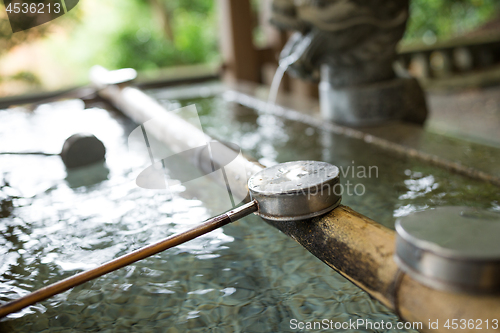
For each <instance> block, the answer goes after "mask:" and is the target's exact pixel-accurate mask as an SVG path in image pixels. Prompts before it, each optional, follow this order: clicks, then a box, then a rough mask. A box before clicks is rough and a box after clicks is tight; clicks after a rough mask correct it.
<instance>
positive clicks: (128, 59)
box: [50, 0, 218, 81]
mask: <svg viewBox="0 0 500 333" xmlns="http://www.w3.org/2000/svg"><path fill="white" fill-rule="evenodd" d="M85 1H86V2H88V3H89V6H88V7H85V8H86V9H85V14H84V18H83V20H82V21H81V24H80V25H78V26H76V27H75V28H74V29H72V30H71V32H70V35H69V38H67V39H65V40H62V41H61V40H54V41H52V43H51V45H50V48H51V50H52V54H54V57H55V58H57V59H59V62H60V63H61V65H62V66H67V67H68V70H71V71H72V73H73V74H74V75H75V76H78V79H77V81H85V80H86V77H87V75H88V70H89V68H90V67H91V66H93V65H95V64H99V65H102V66H104V67H107V68H109V69H117V68H124V67H132V68H135V69H137V70H151V69H156V68H161V67H168V66H177V65H187V64H196V63H205V62H209V61H212V60H215V59H216V58H217V57H218V45H217V28H218V27H217V24H216V23H217V22H216V19H215V8H214V4H213V1H211V0H174V1H172V0H126V1H125V0H85ZM154 1H158V2H159V3H160V4H161V5H162V9H163V10H164V11H165V12H162V13H158V8H157V7H155V6H153V4H154ZM82 3H83V1H82ZM91 4H92V5H93V6H94V7H93V8H95V9H92V6H90V5H91ZM89 8H91V10H89ZM97 9H98V10H97ZM161 16H166V17H168V18H169V23H170V25H171V28H172V31H173V35H174V39H173V40H172V41H171V40H169V39H168V38H167V36H166V34H165V31H164V28H163V25H162V22H161V20H159V17H161Z"/></svg>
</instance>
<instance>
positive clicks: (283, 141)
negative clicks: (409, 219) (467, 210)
mask: <svg viewBox="0 0 500 333" xmlns="http://www.w3.org/2000/svg"><path fill="white" fill-rule="evenodd" d="M150 94H151V95H152V96H155V97H156V98H158V99H159V100H160V101H161V102H162V103H163V104H164V105H165V106H166V107H168V108H170V109H174V108H177V107H179V106H181V105H189V104H192V103H196V105H197V108H198V113H199V115H200V120H201V124H202V125H203V129H204V130H205V132H206V133H208V134H210V135H212V136H214V137H216V138H218V139H220V140H225V141H228V142H233V143H235V144H238V145H239V146H240V147H241V148H242V150H243V152H244V153H245V154H247V155H249V156H253V157H255V158H257V159H258V160H259V161H260V162H261V163H263V164H265V165H273V164H275V163H279V162H285V161H290V160H304V159H311V160H323V161H327V162H330V163H333V164H336V165H338V166H339V167H340V168H341V177H342V184H343V185H344V186H345V187H346V189H347V187H348V186H347V185H348V183H347V182H350V183H351V192H350V193H351V194H349V193H347V192H346V193H344V197H343V203H344V204H346V205H349V206H351V207H352V208H354V209H355V210H357V211H359V212H360V213H362V214H365V215H367V216H369V217H371V218H373V219H374V220H376V221H378V222H380V223H382V224H384V225H386V226H388V227H390V228H393V226H394V221H395V219H396V218H397V217H398V216H403V215H406V214H408V213H410V212H412V211H417V210H422V209H426V208H429V207H437V206H443V205H468V206H478V207H482V208H486V209H490V210H494V211H499V210H500V203H499V201H498V198H499V197H500V190H499V189H498V188H497V187H494V186H491V185H488V184H485V183H483V182H478V181H474V180H470V179H467V178H464V177H461V176H458V175H455V174H450V173H448V172H446V171H444V170H441V169H438V168H435V167H432V166H429V165H427V164H425V163H422V162H419V161H416V160H413V159H404V158H401V157H398V156H394V155H392V154H390V153H388V152H385V151H383V150H380V149H378V148H375V147H372V146H370V145H368V144H367V143H365V142H362V141H358V140H355V139H349V138H346V137H342V136H338V135H334V134H331V133H328V132H323V131H321V130H319V129H317V128H312V127H309V126H308V125H304V124H302V123H298V122H293V121H287V120H283V119H280V118H276V117H273V116H270V115H267V114H265V113H260V112H256V111H255V110H251V109H248V108H245V107H243V106H241V105H238V104H235V103H233V102H228V101H226V100H225V99H224V98H223V97H221V96H215V97H208V98H199V99H192V100H179V101H175V100H165V99H164V98H163V97H162V96H163V95H164V90H156V91H151V92H150ZM135 126H136V125H134V124H132V123H130V122H129V121H128V120H126V119H123V118H120V117H119V116H116V115H113V114H111V113H109V112H108V111H106V110H104V109H102V108H99V107H94V108H88V109H84V107H83V105H82V103H80V102H78V101H69V102H61V103H55V104H51V105H44V106H41V107H39V108H38V109H37V110H35V112H33V113H31V112H27V111H23V110H6V111H0V151H2V150H3V151H6V150H9V151H13V150H16V151H23V150H25V151H27V150H40V151H46V152H58V151H59V149H60V147H61V145H62V142H63V141H64V139H65V138H66V137H68V136H69V135H71V134H73V133H75V132H81V131H90V132H92V133H94V134H95V135H96V136H98V137H99V138H100V139H101V140H102V141H103V142H104V143H105V145H106V147H107V151H108V152H107V161H106V163H105V164H101V165H94V166H91V167H88V168H84V169H82V170H77V171H71V172H66V171H65V169H64V167H63V164H62V162H61V161H60V159H59V157H57V156H55V157H42V156H12V155H9V156H7V155H5V156H1V155H0V186H1V190H0V194H2V193H3V195H4V196H5V195H10V196H15V197H17V198H14V199H13V200H12V203H13V206H14V209H13V211H12V213H11V214H10V215H9V216H7V217H4V218H1V219H0V230H1V234H0V251H1V254H0V301H1V302H5V301H9V300H13V299H15V298H18V297H20V296H22V295H25V294H26V293H28V292H31V291H33V290H35V289H37V288H40V287H43V286H44V285H46V284H48V283H52V282H55V281H58V280H60V279H62V278H64V277H67V276H70V275H73V274H75V273H77V272H80V271H81V270H84V269H88V268H92V267H95V266H97V265H98V264H100V263H103V262H105V261H108V260H110V259H112V258H115V257H117V256H119V255H122V254H124V253H127V252H129V251H131V250H133V249H136V248H139V247H141V246H144V245H146V244H149V243H152V242H155V241H157V240H159V239H161V238H164V237H166V236H168V235H171V234H174V233H177V232H179V231H182V230H186V229H188V228H190V227H192V226H194V225H196V224H197V223H199V222H200V221H202V220H203V219H206V218H208V217H210V216H212V215H215V214H217V213H220V209H221V207H223V206H224V203H223V202H222V201H223V200H222V198H225V196H226V195H227V194H226V193H225V191H224V190H223V189H222V188H221V187H219V186H218V185H216V184H214V183H213V182H212V181H210V179H204V178H201V180H200V183H198V186H197V187H191V188H190V187H188V186H186V187H178V188H177V189H176V190H175V191H173V190H172V191H166V190H146V189H141V188H139V187H138V186H136V184H135V177H136V175H137V173H138V172H140V171H141V170H143V169H144V168H145V167H147V166H148V163H147V162H145V160H144V159H143V158H142V157H141V156H142V154H143V153H144V152H143V151H136V150H134V148H132V149H131V151H130V152H129V151H128V149H127V144H126V142H127V135H128V133H129V132H130V131H131V130H133V129H134V128H135ZM167 150H168V149H167ZM370 167H371V169H370ZM179 168H181V169H183V170H184V172H185V173H187V174H192V176H193V177H196V176H197V175H198V171H197V170H195V169H194V168H193V167H191V166H189V165H187V164H181V165H169V166H167V169H179ZM363 169H364V170H365V172H364V173H363V172H362V171H363ZM369 170H371V173H370V171H369ZM2 179H4V180H2ZM5 183H8V186H7V185H5ZM2 184H3V185H2ZM355 186H357V188H356V187H355ZM355 189H356V190H357V192H355ZM361 190H363V193H361ZM292 319H297V320H298V321H318V320H322V319H327V320H331V321H333V322H346V321H349V320H356V319H365V320H371V321H379V322H380V321H382V320H383V321H385V322H387V321H390V322H393V323H395V322H396V321H397V317H396V316H395V315H394V314H392V313H391V312H390V311H389V310H388V309H387V308H385V307H384V306H383V305H381V304H380V303H379V302H377V301H375V300H373V299H371V298H370V297H369V296H368V295H367V294H366V293H364V292H363V291H361V290H360V289H358V288H357V287H355V286H353V285H352V284H351V283H349V282H348V281H346V280H345V279H344V278H342V277H341V276H340V275H339V274H337V273H335V272H334V271H332V270H331V269H330V268H329V267H328V266H326V265H325V264H323V263H322V262H320V261H319V260H317V259H316V258H315V257H313V256H312V255H311V254H310V253H308V252H307V251H306V250H304V249H303V248H302V247H301V246H299V245H298V244H296V243H295V242H294V241H293V240H292V239H290V238H288V237H287V236H285V235H283V234H282V233H280V232H279V231H277V230H276V229H274V228H272V227H270V226H269V225H267V224H266V223H265V222H263V221H262V220H261V219H259V218H257V217H255V216H250V217H247V218H245V219H243V220H241V221H238V222H236V223H234V224H231V225H228V226H225V227H224V228H222V229H219V230H216V231H214V232H212V233H210V234H208V235H205V236H203V237H200V238H198V239H196V240H193V241H191V242H189V243H186V244H184V245H181V246H179V247H177V248H174V249H170V250H168V251H165V252H163V253H161V254H158V255H156V256H153V257H150V258H148V259H146V260H143V261H140V262H138V263H135V264H133V265H130V266H128V267H126V268H124V269H121V270H119V271H116V272H113V273H110V274H108V275H106V276H104V277H101V278H99V279H97V280H94V281H91V282H88V283H86V284H84V285H81V286H79V287H76V288H74V289H72V290H70V291H67V292H65V293H63V294H60V295H58V296H56V297H54V298H51V299H49V300H47V301H44V302H42V303H40V304H38V305H35V306H31V307H29V308H27V309H25V310H24V311H22V312H20V313H16V314H13V315H11V316H9V317H8V318H7V319H4V320H3V321H2V322H0V331H4V332H83V331H99V332H130V331H137V332H298V331H306V330H292V329H290V320H292ZM317 331H321V330H314V332H317ZM345 331H348V332H351V331H352V332H372V330H369V329H366V330H345ZM409 331H411V330H409ZM389 332H391V331H389ZM392 332H402V330H395V329H394V330H392Z"/></svg>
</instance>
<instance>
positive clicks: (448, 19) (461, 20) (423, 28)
mask: <svg viewBox="0 0 500 333" xmlns="http://www.w3.org/2000/svg"><path fill="white" fill-rule="evenodd" d="M499 9H500V1H498V0H410V19H409V21H408V28H407V30H406V34H405V37H404V39H405V41H412V40H418V39H422V38H423V39H424V42H425V41H429V42H432V41H433V40H434V41H435V40H436V39H447V38H450V37H453V36H457V35H460V34H464V33H466V32H468V31H471V30H472V29H475V28H477V27H479V26H480V25H481V24H484V23H485V22H486V21H488V20H490V19H492V18H493V17H495V15H497V14H498V10H499Z"/></svg>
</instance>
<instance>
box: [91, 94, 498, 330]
mask: <svg viewBox="0 0 500 333" xmlns="http://www.w3.org/2000/svg"><path fill="white" fill-rule="evenodd" d="M99 94H100V96H101V97H103V98H104V99H106V100H107V101H109V102H110V103H111V104H113V105H114V106H115V107H117V108H118V109H120V110H121V111H122V112H123V113H124V114H125V115H127V116H128V117H130V118H131V119H133V120H134V121H135V122H137V123H139V124H141V123H144V122H146V121H147V120H150V119H152V118H157V119H159V121H157V122H154V123H155V126H154V128H148V130H149V131H150V132H151V133H152V134H153V135H154V136H155V137H156V138H157V139H158V140H160V141H162V142H163V143H164V144H166V145H168V146H170V147H171V148H172V149H173V150H174V151H175V152H181V151H184V150H188V149H192V148H196V147H199V146H201V145H203V144H206V142H207V140H211V139H210V138H208V137H207V136H206V135H205V134H203V133H202V132H201V131H200V130H198V129H197V128H195V127H194V126H192V125H190V124H189V123H187V122H186V121H184V120H183V119H181V118H179V117H178V116H176V115H174V114H173V113H172V112H168V111H167V110H165V109H164V108H163V107H162V106H161V105H159V104H158V103H157V102H156V101H154V100H153V99H152V98H150V97H149V96H147V95H146V94H144V93H143V92H141V91H140V90H138V89H135V88H132V87H118V86H108V87H106V88H104V89H102V90H101V91H100V92H99ZM229 150H230V149H229V148H228V153H229ZM232 154H233V155H234V152H233V153H232ZM239 158H240V161H239V162H240V164H239V166H238V167H236V166H235V165H234V164H233V165H228V166H226V167H225V171H226V173H227V174H228V177H229V178H232V180H233V181H234V184H235V185H236V186H237V188H232V190H233V194H236V195H237V196H238V197H239V198H244V197H246V194H247V192H248V189H247V177H248V176H250V175H252V174H254V173H255V172H257V171H259V170H261V169H262V166H261V165H259V164H257V163H253V162H250V161H248V160H245V159H244V158H243V157H239ZM215 162H216V163H218V161H215ZM207 163H208V162H207V161H199V162H198V166H199V167H200V168H202V169H203V170H206V168H207ZM266 222H268V223H269V224H271V225H273V226H275V227H276V228H278V229H279V230H281V231H282V232H284V233H285V234H287V235H288V236H290V237H291V238H293V239H294V240H296V241H297V242H298V243H300V244H301V245H302V246H304V247H305V248H306V249H307V250H309V251H310V252H311V253H312V254H313V255H315V256H316V257H318V258H319V259H320V260H322V261H323V262H325V263H326V264H327V265H329V266H330V267H332V268H333V269H334V270H336V271H337V272H339V273H340V274H342V275H343V276H344V277H346V278H347V279H349V280H350V281H351V282H352V283H354V284H355V285H357V286H358V287H360V288H362V289H363V290H365V291H366V292H367V293H369V294H370V295H371V296H372V297H374V298H375V299H377V300H379V301H380V302H382V303H383V304H384V305H386V306H387V307H389V308H391V309H392V310H394V311H395V312H396V313H397V314H398V315H400V317H401V318H403V319H405V320H407V321H411V322H422V324H423V328H422V329H421V331H422V332H449V330H448V329H447V328H445V327H444V324H445V322H446V320H448V319H449V320H450V321H451V320H453V319H457V320H458V321H460V320H462V319H464V320H470V319H474V320H476V319H482V320H483V321H484V320H486V319H488V320H489V322H490V325H489V328H488V329H486V327H485V326H484V325H483V331H482V332H496V331H498V330H497V329H494V327H493V326H492V325H491V322H492V320H494V319H497V320H500V296H499V295H491V296H489V295H483V296H479V295H468V294H455V293H450V292H443V291H437V290H434V289H430V288H427V287H425V286H423V285H422V284H420V283H418V282H416V281H414V280H412V279H411V278H409V277H408V276H406V275H404V274H401V273H400V271H399V269H398V266H397V265H396V263H395V261H394V260H393V256H394V249H395V232H394V231H393V230H390V229H388V228H386V227H384V226H382V225H380V224H378V223H376V222H374V221H372V220H371V219H369V218H367V217H365V216H363V215H361V214H359V213H357V212H355V211H353V210H352V209H350V208H349V207H346V206H340V207H338V208H337V209H335V210H333V211H332V212H330V213H328V214H326V215H323V216H321V217H316V218H313V219H311V220H310V221H300V222H293V221H289V222H273V221H266ZM436 320H438V321H439V323H438V324H439V326H438V329H434V327H433V326H432V324H433V323H434V322H435V321H436ZM499 324H500V323H499ZM453 331H455V332H468V331H470V330H469V329H468V328H466V329H464V330H461V329H460V328H458V329H457V330H453Z"/></svg>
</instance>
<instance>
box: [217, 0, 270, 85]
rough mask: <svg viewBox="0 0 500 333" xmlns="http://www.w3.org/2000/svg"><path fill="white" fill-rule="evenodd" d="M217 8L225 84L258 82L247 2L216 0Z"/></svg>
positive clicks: (257, 69) (251, 21) (242, 0)
mask: <svg viewBox="0 0 500 333" xmlns="http://www.w3.org/2000/svg"><path fill="white" fill-rule="evenodd" d="M218 4H219V21H220V25H221V27H220V29H221V41H220V43H221V52H222V56H223V58H224V67H225V71H224V75H223V78H224V80H226V81H229V82H236V81H238V80H243V81H251V82H259V81H260V68H259V67H258V63H257V51H256V50H255V46H254V44H253V36H252V30H253V19H252V11H251V6H250V0H219V2H218Z"/></svg>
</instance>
